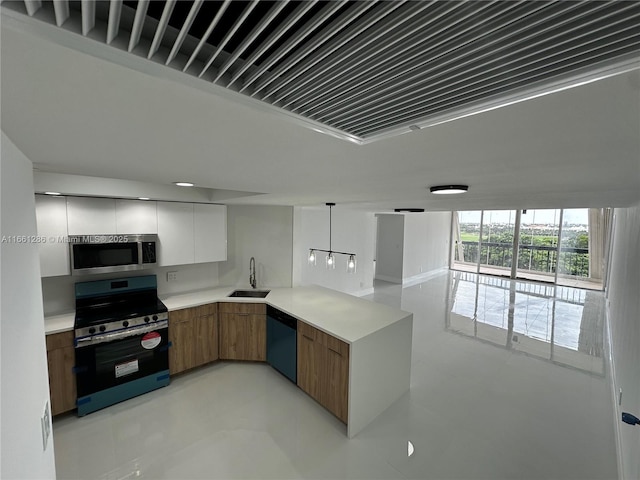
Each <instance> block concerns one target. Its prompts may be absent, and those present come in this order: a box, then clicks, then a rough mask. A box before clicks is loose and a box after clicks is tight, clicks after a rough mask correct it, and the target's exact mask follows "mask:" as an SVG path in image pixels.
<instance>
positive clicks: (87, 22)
mask: <svg viewBox="0 0 640 480" xmlns="http://www.w3.org/2000/svg"><path fill="white" fill-rule="evenodd" d="M80 3H81V5H82V35H84V36H85V37H86V36H87V35H88V34H89V32H90V31H91V30H93V27H95V25H96V3H95V2H94V1H92V0H82V1H81V2H80Z"/></svg>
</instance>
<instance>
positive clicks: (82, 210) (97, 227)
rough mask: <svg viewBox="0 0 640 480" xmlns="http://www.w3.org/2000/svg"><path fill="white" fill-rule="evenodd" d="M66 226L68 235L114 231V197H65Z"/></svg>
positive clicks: (111, 232) (98, 233)
mask: <svg viewBox="0 0 640 480" xmlns="http://www.w3.org/2000/svg"><path fill="white" fill-rule="evenodd" d="M67 226H68V229H69V235H104V234H114V233H116V200H115V198H92V197H67ZM127 233H131V232H127Z"/></svg>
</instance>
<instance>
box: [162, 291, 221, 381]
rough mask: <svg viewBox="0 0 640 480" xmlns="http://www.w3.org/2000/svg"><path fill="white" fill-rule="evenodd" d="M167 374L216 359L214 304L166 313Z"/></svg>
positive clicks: (216, 340)
mask: <svg viewBox="0 0 640 480" xmlns="http://www.w3.org/2000/svg"><path fill="white" fill-rule="evenodd" d="M169 341H170V342H171V348H170V349H169V372H170V373H171V374H172V375H173V374H176V373H180V372H183V371H185V370H190V369H192V368H195V367H199V366H200V365H205V364H207V363H209V362H213V361H214V360H217V359H218V314H217V305H216V304H215V303H212V304H209V305H202V306H200V307H193V308H184V309H182V310H174V311H171V312H169Z"/></svg>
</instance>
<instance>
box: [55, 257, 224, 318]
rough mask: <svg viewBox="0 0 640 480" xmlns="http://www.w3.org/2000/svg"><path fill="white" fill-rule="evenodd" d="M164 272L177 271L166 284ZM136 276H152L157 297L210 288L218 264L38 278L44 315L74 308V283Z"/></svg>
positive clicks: (215, 283)
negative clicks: (155, 284) (174, 277)
mask: <svg viewBox="0 0 640 480" xmlns="http://www.w3.org/2000/svg"><path fill="white" fill-rule="evenodd" d="M168 272H177V280H176V281H174V282H168V281H167V273H168ZM140 275H156V277H157V279H158V295H160V296H162V295H169V294H172V293H182V292H187V291H191V290H201V289H205V288H214V287H217V286H218V285H219V282H218V263H200V264H195V265H175V266H172V267H159V268H153V269H149V270H139V271H137V272H131V273H130V274H127V272H118V273H109V274H104V275H85V276H75V277H74V276H71V275H66V276H61V277H47V278H43V279H42V297H43V307H44V314H45V316H48V315H55V314H58V313H65V312H69V311H71V310H74V309H75V293H74V292H75V290H74V288H75V284H76V283H77V282H90V281H92V280H104V279H110V278H124V277H135V276H140Z"/></svg>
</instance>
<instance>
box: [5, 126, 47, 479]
mask: <svg viewBox="0 0 640 480" xmlns="http://www.w3.org/2000/svg"><path fill="white" fill-rule="evenodd" d="M0 157H1V160H0V162H1V167H0V172H1V173H0V177H1V180H0V184H1V195H0V197H1V200H0V201H1V212H2V236H3V237H4V236H11V235H36V215H35V199H34V191H33V166H32V164H31V162H30V161H29V159H27V157H25V156H24V154H23V153H22V152H21V151H20V150H18V148H17V147H16V146H15V145H14V144H13V142H11V141H10V140H9V138H8V137H7V136H6V135H5V134H4V132H2V154H1V156H0ZM0 262H1V271H2V275H1V280H0V284H1V286H2V288H1V290H2V295H1V296H2V307H1V312H2V316H1V317H0V328H1V334H0V337H1V345H2V350H1V356H0V360H1V366H2V377H1V378H2V395H1V397H0V398H1V403H0V408H1V412H2V416H1V425H2V428H1V430H2V433H1V439H2V441H1V444H2V459H1V464H0V477H1V478H6V479H22V478H39V479H40V478H55V476H56V472H55V463H54V453H53V437H52V436H51V435H50V436H49V439H48V443H47V448H46V450H44V451H43V442H42V432H41V426H40V417H41V416H42V415H43V413H44V410H45V405H46V404H47V403H48V401H49V381H48V376H47V356H46V346H45V339H44V338H45V337H44V318H43V314H42V292H41V289H40V261H39V256H38V250H37V245H36V244H35V243H10V242H9V243H8V242H5V241H3V242H2V247H1V253H0ZM49 426H51V424H50V423H49Z"/></svg>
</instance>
